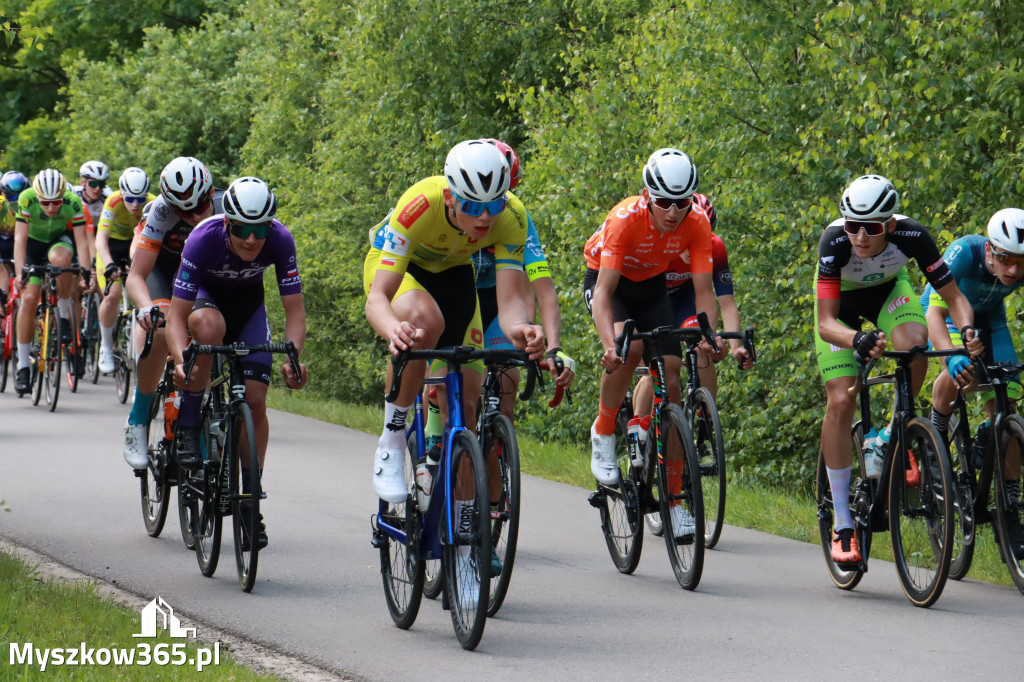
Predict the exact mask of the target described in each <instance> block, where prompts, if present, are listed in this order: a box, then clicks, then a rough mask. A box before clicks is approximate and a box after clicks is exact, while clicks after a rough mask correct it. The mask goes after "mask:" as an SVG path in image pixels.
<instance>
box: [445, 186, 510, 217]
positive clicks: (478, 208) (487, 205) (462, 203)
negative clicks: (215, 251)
mask: <svg viewBox="0 0 1024 682" xmlns="http://www.w3.org/2000/svg"><path fill="white" fill-rule="evenodd" d="M452 196H453V197H455V198H456V199H457V200H458V202H459V210H461V211H462V212H463V213H465V214H466V215H468V216H472V217H474V218H475V217H477V216H478V215H482V214H483V212H484V211H487V212H488V213H490V214H491V215H492V216H494V215H498V214H499V213H501V212H502V211H504V210H505V204H507V203H508V197H507V196H503V197H502V198H500V199H495V200H494V201H470V200H469V199H463V198H462V197H460V196H459V195H458V194H456V193H455V192H452Z"/></svg>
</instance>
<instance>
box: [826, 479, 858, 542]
mask: <svg viewBox="0 0 1024 682" xmlns="http://www.w3.org/2000/svg"><path fill="white" fill-rule="evenodd" d="M851 469H852V467H846V468H845V469H829V468H828V467H825V471H827V472H828V485H829V487H830V488H831V489H832V507H833V510H834V515H833V519H832V529H833V530H835V531H836V532H838V531H840V530H842V529H843V528H853V516H852V515H851V514H850V472H851Z"/></svg>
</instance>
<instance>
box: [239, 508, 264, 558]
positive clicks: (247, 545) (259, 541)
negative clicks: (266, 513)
mask: <svg viewBox="0 0 1024 682" xmlns="http://www.w3.org/2000/svg"><path fill="white" fill-rule="evenodd" d="M238 507H239V512H240V513H241V514H242V551H243V552H248V551H250V550H251V549H252V544H251V542H250V540H249V538H251V537H252V530H250V528H249V514H250V511H249V510H250V508H251V507H250V505H249V502H248V501H245V500H243V501H242V502H239V503H238ZM259 524H260V529H259V534H258V535H257V536H256V545H257V547H258V548H259V549H263V548H265V547H266V546H267V544H268V543H269V540H268V539H267V526H266V525H265V524H264V523H263V514H260V515H259Z"/></svg>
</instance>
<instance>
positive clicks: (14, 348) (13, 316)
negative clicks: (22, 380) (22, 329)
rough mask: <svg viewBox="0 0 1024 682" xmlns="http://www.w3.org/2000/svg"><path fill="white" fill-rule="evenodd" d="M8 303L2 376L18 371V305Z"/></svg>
mask: <svg viewBox="0 0 1024 682" xmlns="http://www.w3.org/2000/svg"><path fill="white" fill-rule="evenodd" d="M7 305H8V308H9V310H8V316H9V317H10V323H9V325H8V329H7V338H6V339H5V341H4V344H5V345H4V349H5V350H4V352H5V354H6V356H7V359H6V360H4V376H7V374H8V373H10V372H14V373H15V374H17V372H18V306H17V305H12V304H10V303H8V304H7Z"/></svg>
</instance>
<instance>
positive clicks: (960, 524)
mask: <svg viewBox="0 0 1024 682" xmlns="http://www.w3.org/2000/svg"><path fill="white" fill-rule="evenodd" d="M949 429H950V432H951V433H952V434H953V438H952V442H950V444H949V448H950V452H949V455H950V457H951V458H952V460H951V461H952V470H953V483H954V486H955V492H956V495H955V497H954V498H953V516H954V520H953V557H952V559H951V560H950V563H949V578H950V580H960V579H962V578H963V577H964V576H966V575H967V572H968V571H969V570H971V562H972V561H973V560H974V539H975V531H976V527H977V525H976V522H975V517H974V465H973V462H972V461H971V457H972V455H973V444H972V442H971V437H970V433H969V432H968V427H967V425H966V424H964V425H963V428H962V429H961V428H960V427H959V425H958V424H957V423H956V420H955V418H954V419H953V420H951V421H950V423H949Z"/></svg>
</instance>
